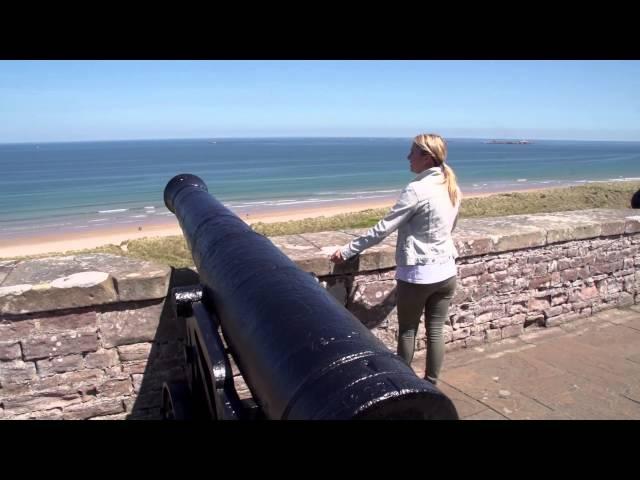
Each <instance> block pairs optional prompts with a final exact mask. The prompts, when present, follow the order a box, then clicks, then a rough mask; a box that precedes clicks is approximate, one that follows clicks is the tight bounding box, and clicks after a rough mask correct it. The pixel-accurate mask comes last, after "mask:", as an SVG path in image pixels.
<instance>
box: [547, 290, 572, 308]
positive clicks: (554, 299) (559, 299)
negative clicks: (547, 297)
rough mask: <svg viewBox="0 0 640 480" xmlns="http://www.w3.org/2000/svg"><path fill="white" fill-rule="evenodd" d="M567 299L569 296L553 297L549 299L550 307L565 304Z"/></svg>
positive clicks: (562, 294)
mask: <svg viewBox="0 0 640 480" xmlns="http://www.w3.org/2000/svg"><path fill="white" fill-rule="evenodd" d="M568 298H569V296H568V295H566V294H564V293H560V294H557V295H553V296H552V297H551V306H553V307H555V306H556V305H562V304H563V303H566V302H567V299H568Z"/></svg>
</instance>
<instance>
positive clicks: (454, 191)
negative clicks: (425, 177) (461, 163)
mask: <svg viewBox="0 0 640 480" xmlns="http://www.w3.org/2000/svg"><path fill="white" fill-rule="evenodd" d="M413 143H415V144H416V146H417V147H418V148H419V149H420V150H422V151H423V152H425V153H427V154H429V155H431V157H432V158H433V162H434V164H435V166H436V167H440V168H442V173H443V175H444V181H445V183H446V184H447V190H449V198H450V199H451V204H452V205H453V206H456V205H457V204H458V201H459V200H461V199H462V192H461V191H460V188H459V187H458V182H457V181H456V174H455V173H454V172H453V169H452V168H451V167H450V166H449V165H447V164H446V163H445V162H446V160H447V142H445V140H444V138H442V137H441V136H440V135H436V134H434V133H422V134H420V135H418V136H417V137H415V138H414V139H413Z"/></svg>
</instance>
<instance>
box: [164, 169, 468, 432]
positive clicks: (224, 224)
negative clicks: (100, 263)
mask: <svg viewBox="0 0 640 480" xmlns="http://www.w3.org/2000/svg"><path fill="white" fill-rule="evenodd" d="M164 201H165V204H166V206H167V208H169V210H171V211H172V212H173V213H175V215H176V217H177V218H178V220H179V222H180V226H181V228H182V231H183V232H184V235H185V238H186V240H187V243H188V245H189V247H190V249H191V252H192V255H193V260H194V262H195V265H196V267H197V269H198V272H199V274H200V285H198V286H194V287H191V288H184V287H183V288H181V289H174V292H173V296H174V301H175V302H176V306H177V312H178V317H179V318H184V319H186V329H187V336H186V349H185V358H186V364H187V383H186V384H184V385H176V384H165V385H164V388H163V412H164V416H165V418H176V419H177V418H210V419H256V418H264V419H336V420H337V419H457V418H458V415H457V412H456V409H455V407H454V405H453V403H452V402H451V400H450V399H449V398H448V397H447V396H445V395H444V394H443V393H442V392H441V391H440V390H438V389H437V388H436V387H435V386H433V385H432V384H431V383H429V382H427V381H425V380H422V379H420V378H418V377H417V376H416V375H415V373H414V372H413V370H412V369H411V368H410V367H409V366H407V365H406V364H405V363H404V362H403V361H402V359H401V358H400V357H398V356H397V355H395V354H394V353H392V352H390V351H389V350H388V349H387V348H386V347H385V346H384V344H383V343H382V342H381V341H380V340H378V339H377V338H376V337H375V336H374V335H373V334H372V333H371V332H370V331H369V330H368V329H367V328H366V327H365V326H364V325H363V324H362V323H361V322H360V321H359V320H358V319H357V318H355V317H354V316H353V314H351V312H349V311H348V310H347V309H346V308H344V306H342V305H341V304H340V303H338V301H337V300H335V299H334V298H333V297H332V296H331V294H329V293H328V292H327V291H326V290H325V289H324V288H323V287H322V286H321V285H320V284H319V283H318V281H317V279H316V278H314V276H313V275H310V274H309V273H307V272H304V271H303V270H301V269H300V268H298V267H297V266H296V265H295V264H294V263H293V262H292V261H291V260H290V259H289V258H288V257H287V256H286V255H284V254H283V253H282V252H281V251H280V250H279V249H278V248H276V247H275V246H274V245H273V244H272V243H271V242H270V241H269V239H267V238H266V237H264V236H263V235H260V234H258V233H256V232H254V231H253V230H252V229H251V228H250V227H249V226H248V225H247V224H246V223H245V222H243V221H242V220H241V219H240V218H239V217H238V216H236V215H235V214H234V213H233V212H231V211H230V210H228V209H227V208H226V207H225V206H223V205H222V204H221V203H220V202H219V201H217V200H216V199H215V198H214V197H212V196H211V195H210V194H209V193H208V190H207V187H206V185H205V183H204V182H203V181H202V180H201V179H200V178H198V177H197V176H195V175H190V174H183V175H177V176H176V177H174V178H173V179H171V181H169V183H168V184H167V186H166V188H165V191H164ZM229 355H230V356H231V358H232V359H233V360H234V361H235V363H236V364H237V366H238V369H239V371H240V373H241V374H242V376H243V378H244V380H245V381H246V383H247V385H248V387H249V389H250V391H251V395H252V398H250V399H244V400H240V398H239V396H238V393H237V391H236V389H235V387H234V382H233V378H232V370H231V362H230V358H229Z"/></svg>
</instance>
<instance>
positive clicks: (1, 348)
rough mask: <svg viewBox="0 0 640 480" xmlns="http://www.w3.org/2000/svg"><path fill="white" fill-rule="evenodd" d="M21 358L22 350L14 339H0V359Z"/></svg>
mask: <svg viewBox="0 0 640 480" xmlns="http://www.w3.org/2000/svg"><path fill="white" fill-rule="evenodd" d="M20 358H22V350H21V349H20V344H19V343H18V342H15V341H10V342H1V341H0V361H5V362H6V361H7V360H16V359H20Z"/></svg>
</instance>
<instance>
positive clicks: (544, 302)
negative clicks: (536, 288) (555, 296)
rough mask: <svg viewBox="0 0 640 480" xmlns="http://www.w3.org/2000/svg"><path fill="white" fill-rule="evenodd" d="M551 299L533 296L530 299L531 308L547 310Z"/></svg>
mask: <svg viewBox="0 0 640 480" xmlns="http://www.w3.org/2000/svg"><path fill="white" fill-rule="evenodd" d="M549 306H550V305H549V300H548V298H547V297H545V298H532V299H531V300H529V310H530V311H532V310H545V309H547V308H549Z"/></svg>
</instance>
